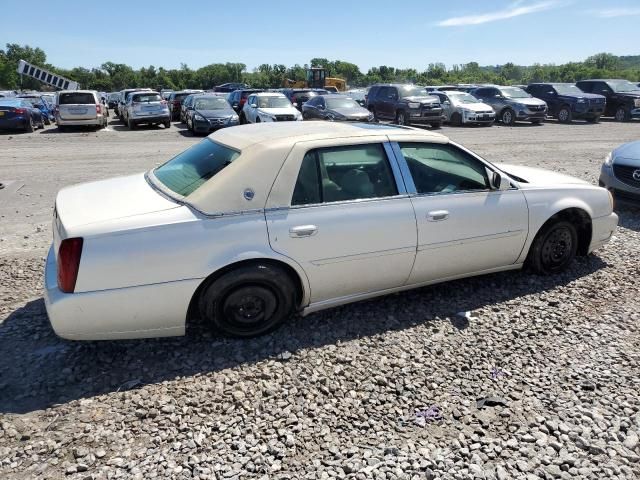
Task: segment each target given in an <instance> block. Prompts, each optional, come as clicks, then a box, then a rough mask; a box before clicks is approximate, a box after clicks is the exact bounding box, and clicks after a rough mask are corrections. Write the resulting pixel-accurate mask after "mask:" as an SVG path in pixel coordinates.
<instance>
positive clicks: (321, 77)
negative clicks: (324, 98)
mask: <svg viewBox="0 0 640 480" xmlns="http://www.w3.org/2000/svg"><path fill="white" fill-rule="evenodd" d="M306 73H307V75H306V76H307V78H306V79H305V80H298V81H296V80H291V79H289V78H285V79H284V81H283V82H282V86H283V87H286V88H324V89H326V90H330V91H333V92H336V93H337V92H344V91H345V90H346V89H347V82H345V81H344V80H343V79H342V78H335V77H327V76H326V70H325V69H324V67H311V68H308V69H307V72H306Z"/></svg>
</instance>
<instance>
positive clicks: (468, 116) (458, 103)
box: [431, 90, 496, 126]
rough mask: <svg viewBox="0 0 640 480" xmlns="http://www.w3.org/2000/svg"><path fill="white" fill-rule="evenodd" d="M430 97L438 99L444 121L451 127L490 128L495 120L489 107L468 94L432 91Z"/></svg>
mask: <svg viewBox="0 0 640 480" xmlns="http://www.w3.org/2000/svg"><path fill="white" fill-rule="evenodd" d="M431 95H433V96H434V97H438V98H439V99H440V105H442V111H443V115H444V119H445V120H444V121H445V122H447V123H451V124H452V125H468V124H475V125H487V126H491V125H492V124H493V122H494V121H495V119H496V114H495V112H494V111H493V108H492V107H491V105H487V104H486V103H482V102H481V101H480V100H478V99H477V98H476V97H474V96H473V95H471V94H470V93H466V92H461V91H458V90H451V91H448V90H444V91H433V92H431Z"/></svg>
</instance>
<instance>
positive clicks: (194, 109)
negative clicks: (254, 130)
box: [184, 93, 240, 134]
mask: <svg viewBox="0 0 640 480" xmlns="http://www.w3.org/2000/svg"><path fill="white" fill-rule="evenodd" d="M186 103H187V102H186V101H185V104H186ZM184 117H185V122H186V124H187V129H189V130H190V131H191V132H193V133H194V134H198V133H209V132H212V131H214V130H218V129H220V128H225V127H232V126H234V125H238V124H239V123H240V120H239V118H238V114H237V113H236V112H235V110H233V109H232V108H231V105H229V102H228V101H227V100H225V99H224V98H223V97H220V96H216V95H212V94H210V93H198V94H194V95H191V96H190V97H189V102H188V105H187V108H186V110H185V113H184Z"/></svg>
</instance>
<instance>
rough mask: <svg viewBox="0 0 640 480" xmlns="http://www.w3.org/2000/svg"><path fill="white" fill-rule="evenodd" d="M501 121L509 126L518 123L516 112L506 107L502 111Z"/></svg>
mask: <svg viewBox="0 0 640 480" xmlns="http://www.w3.org/2000/svg"><path fill="white" fill-rule="evenodd" d="M500 121H501V122H502V124H503V125H507V126H508V127H511V126H513V125H514V124H515V123H516V112H514V111H513V110H511V109H510V108H505V109H504V110H503V111H502V112H500Z"/></svg>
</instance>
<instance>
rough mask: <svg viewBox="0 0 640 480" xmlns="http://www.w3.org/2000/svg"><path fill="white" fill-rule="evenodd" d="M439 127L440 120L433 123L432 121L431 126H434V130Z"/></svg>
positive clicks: (440, 124) (440, 125)
mask: <svg viewBox="0 0 640 480" xmlns="http://www.w3.org/2000/svg"><path fill="white" fill-rule="evenodd" d="M440 127H442V123H441V122H435V123H432V124H431V128H434V129H436V130H437V129H438V128H440Z"/></svg>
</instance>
